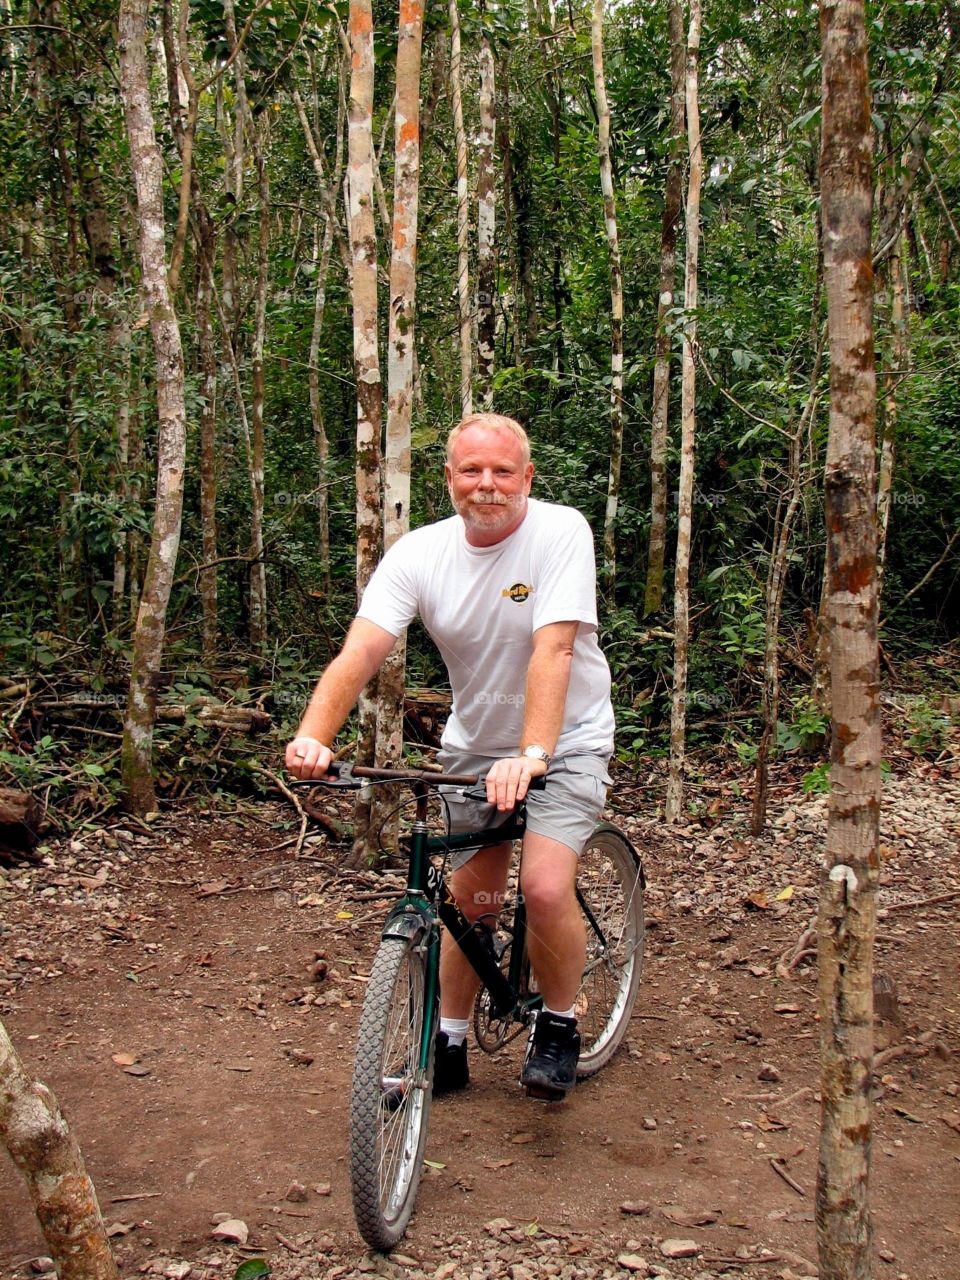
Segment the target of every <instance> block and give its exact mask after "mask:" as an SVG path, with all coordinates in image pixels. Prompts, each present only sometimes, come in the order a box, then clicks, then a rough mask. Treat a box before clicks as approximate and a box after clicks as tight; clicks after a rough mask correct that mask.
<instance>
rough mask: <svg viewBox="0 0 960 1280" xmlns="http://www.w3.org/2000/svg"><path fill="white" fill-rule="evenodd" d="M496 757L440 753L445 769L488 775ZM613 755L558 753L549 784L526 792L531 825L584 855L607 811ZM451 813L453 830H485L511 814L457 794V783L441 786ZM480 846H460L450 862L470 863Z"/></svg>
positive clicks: (464, 753) (454, 864) (548, 779)
mask: <svg viewBox="0 0 960 1280" xmlns="http://www.w3.org/2000/svg"><path fill="white" fill-rule="evenodd" d="M498 758H499V757H497V756H475V755H469V754H467V753H466V752H462V751H449V750H446V749H444V750H443V751H441V752H440V753H439V755H438V756H437V760H438V761H439V763H440V764H441V765H443V770H444V772H445V773H468V774H469V773H476V774H480V775H481V777H482V776H485V775H486V774H487V773H488V772H489V770H490V769H491V768H492V767H493V765H494V764H495V763H496V761H497V759H498ZM608 761H609V756H605V755H596V754H592V753H584V754H580V755H566V756H558V757H555V758H554V759H553V760H551V761H550V764H549V766H548V768H547V781H546V786H545V787H544V788H543V790H542V791H530V792H528V794H527V830H528V831H535V832H536V833H537V835H541V836H547V837H548V838H549V839H551V840H556V841H558V842H559V843H560V844H564V845H566V846H567V848H568V849H572V850H573V852H574V853H575V854H576V855H577V857H579V856H580V853H581V851H582V850H583V846H584V845H585V844H586V843H587V840H588V839H589V838H590V836H591V835H592V834H593V831H594V829H595V827H596V825H597V823H598V822H599V821H600V815H601V814H602V813H603V806H604V804H605V803H606V799H607V788H608V787H609V786H610V783H611V778H610V775H609V773H608V772H607V763H608ZM441 793H442V795H443V796H444V798H445V799H446V801H447V804H448V806H449V813H450V832H451V834H456V833H457V832H460V831H484V830H489V829H491V828H495V827H498V826H500V825H501V824H502V823H504V822H506V820H507V819H508V818H509V817H510V814H509V813H498V812H497V810H496V809H495V808H494V806H493V805H491V804H484V803H483V801H482V800H472V799H470V798H469V797H468V796H464V795H460V794H458V792H457V790H456V788H452V787H451V788H450V789H449V790H448V789H447V788H445V787H444V788H441ZM476 852H477V851H476V849H458V850H456V851H455V852H454V853H452V854H451V857H450V863H451V866H452V867H453V868H454V870H456V868H457V867H462V866H463V865H464V863H466V862H469V861H470V859H471V858H472V857H473V855H474V854H475V853H476Z"/></svg>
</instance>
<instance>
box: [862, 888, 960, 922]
mask: <svg viewBox="0 0 960 1280" xmlns="http://www.w3.org/2000/svg"><path fill="white" fill-rule="evenodd" d="M958 898H960V889H954V890H953V892H952V893H937V894H934V896H933V897H932V898H912V899H911V900H910V901H909V902H891V904H890V905H889V907H882V908H881V909H880V911H879V912H878V913H877V914H878V915H879V916H880V917H885V916H887V915H889V914H890V912H891V911H912V910H913V909H914V908H915V907H936V906H939V905H940V904H941V903H944V902H956V900H957V899H958Z"/></svg>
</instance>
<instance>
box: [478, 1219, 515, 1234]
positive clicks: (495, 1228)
mask: <svg viewBox="0 0 960 1280" xmlns="http://www.w3.org/2000/svg"><path fill="white" fill-rule="evenodd" d="M512 1226H513V1223H512V1222H511V1221H510V1219H509V1218H491V1219H490V1221H489V1222H485V1223H484V1224H483V1229H484V1231H488V1232H489V1233H490V1235H492V1236H498V1235H499V1234H500V1232H501V1231H509V1230H510V1228H511V1227H512Z"/></svg>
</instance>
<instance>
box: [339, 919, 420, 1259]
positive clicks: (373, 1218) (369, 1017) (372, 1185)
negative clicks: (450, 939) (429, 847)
mask: <svg viewBox="0 0 960 1280" xmlns="http://www.w3.org/2000/svg"><path fill="white" fill-rule="evenodd" d="M429 952H430V939H429V938H424V939H422V940H420V941H419V942H412V941H408V940H406V939H403V938H384V939H383V941H382V942H381V943H380V948H379V950H378V951H377V956H376V959H375V960H374V963H373V969H372V970H371V973H370V980H369V982H368V984H367V994H366V999H365V1000H364V1002H363V1014H362V1016H361V1019H360V1035H359V1038H358V1041H357V1058H356V1065H355V1067H354V1073H353V1092H352V1096H351V1102H350V1181H351V1187H352V1191H353V1211H354V1215H355V1216H356V1219H357V1226H358V1227H359V1229H360V1234H361V1235H362V1236H363V1238H364V1240H365V1241H366V1242H367V1244H369V1245H370V1246H371V1247H372V1248H374V1249H392V1248H393V1246H394V1245H395V1244H396V1243H397V1241H398V1240H399V1239H400V1238H401V1236H402V1235H403V1233H404V1231H405V1230H406V1227H407V1223H408V1222H409V1221H410V1215H411V1214H412V1213H413V1206H414V1202H415V1200H416V1197H417V1188H418V1186H419V1184H420V1174H421V1172H422V1170H423V1149H424V1146H425V1144H426V1140H427V1119H428V1116H429V1114H430V1102H431V1098H432V1090H433V1046H432V1045H431V1046H430V1052H429V1056H428V1059H427V1062H428V1066H427V1069H426V1071H421V1070H420V1069H419V1062H420V1056H421V1045H422V1042H423V1036H424V1026H425V1022H426V989H427V982H426V978H427V967H428V964H429Z"/></svg>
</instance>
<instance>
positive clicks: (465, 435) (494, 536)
mask: <svg viewBox="0 0 960 1280" xmlns="http://www.w3.org/2000/svg"><path fill="white" fill-rule="evenodd" d="M445 472H446V477H447V488H448V489H449V490H450V501H451V502H452V503H453V505H454V508H455V510H456V511H457V513H458V514H459V515H461V516H462V517H463V521H464V524H465V525H466V526H467V541H468V542H469V543H471V544H472V545H473V546H475V547H489V546H492V545H493V544H494V543H496V542H502V541H503V539H504V538H506V537H508V536H509V535H510V534H511V533H513V531H514V529H516V528H517V527H518V525H519V524H520V522H521V521H522V520H523V517H524V516H525V515H526V512H527V495H528V494H529V492H530V484H531V482H532V480H533V463H532V462H527V463H524V460H523V446H522V445H521V444H520V441H519V440H518V439H517V437H516V436H515V435H513V434H512V432H510V431H502V430H495V431H491V430H489V429H488V428H486V427H468V428H467V429H466V431H464V432H462V433H461V434H460V435H459V436H458V437H457V438H456V440H455V441H454V445H453V454H452V457H451V460H450V461H449V462H448V463H447V464H446V467H445Z"/></svg>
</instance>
